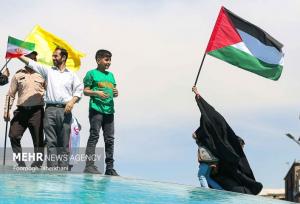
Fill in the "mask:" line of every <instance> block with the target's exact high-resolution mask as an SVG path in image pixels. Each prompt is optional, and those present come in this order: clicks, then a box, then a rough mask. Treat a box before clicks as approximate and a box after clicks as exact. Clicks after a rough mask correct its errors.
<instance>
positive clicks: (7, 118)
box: [3, 112, 10, 122]
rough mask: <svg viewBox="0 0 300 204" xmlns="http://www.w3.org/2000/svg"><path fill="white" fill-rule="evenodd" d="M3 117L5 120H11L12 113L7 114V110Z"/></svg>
mask: <svg viewBox="0 0 300 204" xmlns="http://www.w3.org/2000/svg"><path fill="white" fill-rule="evenodd" d="M3 119H4V121H5V122H8V121H10V113H8V114H7V113H6V112H4V115H3Z"/></svg>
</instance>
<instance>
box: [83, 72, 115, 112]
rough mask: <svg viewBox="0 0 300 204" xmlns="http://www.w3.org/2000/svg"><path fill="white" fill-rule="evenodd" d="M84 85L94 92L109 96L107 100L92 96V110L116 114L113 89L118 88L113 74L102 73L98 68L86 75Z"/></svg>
mask: <svg viewBox="0 0 300 204" xmlns="http://www.w3.org/2000/svg"><path fill="white" fill-rule="evenodd" d="M83 83H84V87H90V89H91V90H92V91H104V92H105V93H106V94H107V95H108V96H109V97H107V98H105V99H103V98H100V97H99V96H91V99H90V108H92V109H94V110H96V111H99V112H101V113H104V114H113V113H114V112H115V110H114V96H113V88H114V87H115V86H116V82H115V78H114V75H113V74H112V73H111V72H107V71H105V72H101V71H99V70H98V69H97V68H96V69H93V70H90V71H88V72H87V73H86V75H85V77H84V79H83Z"/></svg>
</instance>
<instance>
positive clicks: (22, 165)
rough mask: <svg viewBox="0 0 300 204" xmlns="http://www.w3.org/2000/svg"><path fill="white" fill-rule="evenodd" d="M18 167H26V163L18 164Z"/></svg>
mask: <svg viewBox="0 0 300 204" xmlns="http://www.w3.org/2000/svg"><path fill="white" fill-rule="evenodd" d="M18 167H26V164H25V162H23V161H20V162H18Z"/></svg>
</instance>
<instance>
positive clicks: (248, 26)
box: [224, 8, 283, 52]
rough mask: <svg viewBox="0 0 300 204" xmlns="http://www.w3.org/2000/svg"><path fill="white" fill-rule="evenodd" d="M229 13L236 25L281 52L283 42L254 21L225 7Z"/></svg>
mask: <svg viewBox="0 0 300 204" xmlns="http://www.w3.org/2000/svg"><path fill="white" fill-rule="evenodd" d="M224 9H225V10H226V12H227V14H228V17H229V18H230V20H231V21H232V23H233V24H234V26H235V27H236V28H237V29H239V30H242V31H244V32H246V33H248V34H249V35H252V36H253V37H255V38H256V39H258V40H259V41H260V42H261V43H263V44H265V45H268V46H272V47H275V48H276V49H277V50H278V51H279V52H282V51H281V48H282V47H283V44H282V43H280V42H279V41H277V40H276V39H275V38H273V37H272V36H271V35H269V34H268V33H267V32H265V31H264V30H263V29H261V28H259V27H257V26H256V25H253V24H252V23H250V22H248V21H246V20H245V19H243V18H241V17H239V16H237V15H236V14H234V13H232V12H231V11H229V10H228V9H226V8H224Z"/></svg>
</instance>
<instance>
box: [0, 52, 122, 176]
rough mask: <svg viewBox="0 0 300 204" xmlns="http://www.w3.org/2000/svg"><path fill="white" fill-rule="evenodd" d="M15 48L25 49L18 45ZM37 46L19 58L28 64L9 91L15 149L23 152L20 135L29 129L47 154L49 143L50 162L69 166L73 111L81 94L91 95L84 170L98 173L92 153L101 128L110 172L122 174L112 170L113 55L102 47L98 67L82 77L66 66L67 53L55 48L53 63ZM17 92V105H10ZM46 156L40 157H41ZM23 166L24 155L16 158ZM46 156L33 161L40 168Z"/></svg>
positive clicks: (1, 78)
mask: <svg viewBox="0 0 300 204" xmlns="http://www.w3.org/2000/svg"><path fill="white" fill-rule="evenodd" d="M16 52H21V50H18V49H16ZM37 56H38V53H37V52H36V51H33V52H31V53H29V54H27V55H25V56H20V57H19V60H20V61H22V62H23V63H24V64H25V67H23V68H21V69H19V70H18V71H17V72H16V73H15V74H14V76H13V77H12V79H11V81H10V86H9V91H8V93H7V95H6V99H5V105H4V107H5V108H4V114H3V118H4V120H5V121H6V122H9V121H10V130H9V138H10V142H11V146H12V150H13V152H14V153H16V154H18V153H22V147H21V139H22V136H23V134H24V132H25V131H26V129H29V131H30V134H31V137H32V141H33V146H34V153H40V154H42V155H44V147H45V146H46V148H47V157H48V158H51V159H48V160H47V167H67V169H68V167H69V156H70V148H69V141H70V133H71V121H72V110H73V107H74V105H75V104H77V103H79V101H80V99H81V98H82V95H83V94H84V95H85V96H89V97H90V102H89V121H90V135H89V138H88V142H87V147H86V155H88V157H87V158H89V159H87V160H86V166H85V169H84V172H85V173H93V174H99V173H100V172H99V171H98V169H97V167H96V165H95V163H94V159H93V156H94V155H95V148H96V145H97V142H98V139H99V136H100V129H101V128H102V131H103V136H104V144H105V155H106V159H105V163H106V171H105V174H106V175H112V176H118V173H117V172H116V171H115V169H114V158H113V155H114V154H113V153H114V97H117V96H118V90H117V88H116V81H115V79H114V75H113V73H111V72H109V71H108V69H109V67H110V64H111V58H112V54H111V52H109V51H108V50H103V49H101V50H98V51H97V52H96V55H95V59H96V63H97V67H96V68H95V69H92V70H90V71H88V72H87V73H86V76H85V77H84V79H83V81H82V80H80V79H79V78H78V76H77V75H76V73H74V72H72V71H70V70H69V69H68V67H66V61H67V59H68V52H67V50H66V49H64V48H60V47H57V48H56V49H55V50H54V52H53V54H52V60H53V66H46V65H44V64H41V63H38V62H37ZM8 77H9V70H8V69H7V68H6V69H5V70H4V72H3V73H1V74H0V84H1V85H5V84H7V83H8ZM16 95H17V96H18V97H17V104H16V105H17V108H16V110H14V111H13V116H12V118H11V108H12V105H13V103H14V100H15V98H16ZM43 157H44V156H42V158H43ZM16 162H17V165H18V166H19V167H24V166H26V164H25V162H24V161H22V158H18V159H17V160H16ZM43 162H44V159H40V160H38V159H37V160H35V161H34V162H33V163H32V164H31V167H37V168H41V166H42V165H43Z"/></svg>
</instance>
